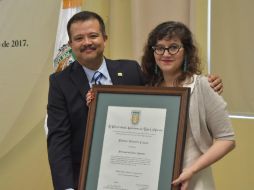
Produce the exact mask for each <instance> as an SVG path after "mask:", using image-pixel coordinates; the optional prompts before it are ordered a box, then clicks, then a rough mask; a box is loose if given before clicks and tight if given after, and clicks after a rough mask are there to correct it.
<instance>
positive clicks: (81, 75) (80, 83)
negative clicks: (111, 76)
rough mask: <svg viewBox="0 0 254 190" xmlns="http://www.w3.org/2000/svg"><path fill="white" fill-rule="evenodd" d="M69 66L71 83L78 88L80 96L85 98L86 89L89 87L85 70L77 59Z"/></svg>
mask: <svg viewBox="0 0 254 190" xmlns="http://www.w3.org/2000/svg"><path fill="white" fill-rule="evenodd" d="M71 66H72V68H71V72H70V77H71V79H72V81H73V83H74V84H75V85H76V86H77V88H78V89H79V91H80V93H81V95H82V97H83V98H85V97H86V93H87V91H88V90H89V89H90V86H89V82H88V79H87V77H86V74H85V71H84V70H83V68H82V66H81V65H80V64H79V63H78V62H77V61H75V62H74V63H73V64H72V65H71Z"/></svg>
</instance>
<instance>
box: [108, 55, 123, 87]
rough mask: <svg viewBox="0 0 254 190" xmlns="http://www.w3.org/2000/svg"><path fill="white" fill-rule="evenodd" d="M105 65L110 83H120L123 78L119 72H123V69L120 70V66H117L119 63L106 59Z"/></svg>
mask: <svg viewBox="0 0 254 190" xmlns="http://www.w3.org/2000/svg"><path fill="white" fill-rule="evenodd" d="M106 65H107V69H108V73H109V75H110V78H111V81H112V83H113V84H114V85H119V84H122V81H123V80H122V79H123V78H122V75H121V74H123V71H122V70H121V67H119V64H117V62H116V61H112V60H109V59H106Z"/></svg>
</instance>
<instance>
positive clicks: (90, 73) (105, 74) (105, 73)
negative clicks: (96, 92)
mask: <svg viewBox="0 0 254 190" xmlns="http://www.w3.org/2000/svg"><path fill="white" fill-rule="evenodd" d="M82 67H83V69H84V71H85V73H86V76H87V79H88V81H89V83H91V81H92V78H93V75H94V73H95V72H96V70H91V69H88V68H87V67H85V66H83V65H82ZM97 71H100V73H102V74H103V77H105V79H108V78H110V76H109V73H108V69H107V65H106V61H105V59H104V58H103V60H102V64H101V66H100V67H99V69H97Z"/></svg>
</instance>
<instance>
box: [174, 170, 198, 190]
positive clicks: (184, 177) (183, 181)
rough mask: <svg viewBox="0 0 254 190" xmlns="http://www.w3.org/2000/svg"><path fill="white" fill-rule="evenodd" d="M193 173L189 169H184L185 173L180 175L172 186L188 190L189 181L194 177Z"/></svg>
mask: <svg viewBox="0 0 254 190" xmlns="http://www.w3.org/2000/svg"><path fill="white" fill-rule="evenodd" d="M193 174H194V173H193V171H191V170H190V169H189V168H186V169H183V172H182V173H181V174H180V176H179V177H178V178H177V179H175V180H174V181H173V182H172V184H173V185H174V186H178V185H180V186H181V188H180V189H181V190H188V186H189V181H190V180H191V178H192V176H193Z"/></svg>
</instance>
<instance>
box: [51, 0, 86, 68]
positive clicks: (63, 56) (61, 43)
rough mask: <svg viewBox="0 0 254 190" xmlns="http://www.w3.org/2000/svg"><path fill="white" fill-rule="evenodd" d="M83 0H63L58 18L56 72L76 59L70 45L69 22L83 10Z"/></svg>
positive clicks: (55, 56)
mask: <svg viewBox="0 0 254 190" xmlns="http://www.w3.org/2000/svg"><path fill="white" fill-rule="evenodd" d="M82 2H83V0H62V2H61V9H60V13H59V19H58V28H57V35H56V42H55V50H54V58H53V63H54V64H53V67H54V70H55V71H56V72H58V71H61V70H63V69H64V68H65V67H67V66H68V65H69V64H70V63H72V62H73V61H74V57H73V55H72V51H71V48H70V47H69V45H68V34H67V23H68V21H69V19H70V18H71V17H72V16H73V15H74V14H76V13H77V12H80V11H81V6H82Z"/></svg>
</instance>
